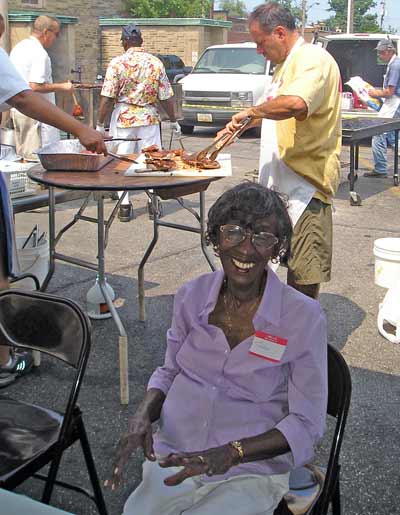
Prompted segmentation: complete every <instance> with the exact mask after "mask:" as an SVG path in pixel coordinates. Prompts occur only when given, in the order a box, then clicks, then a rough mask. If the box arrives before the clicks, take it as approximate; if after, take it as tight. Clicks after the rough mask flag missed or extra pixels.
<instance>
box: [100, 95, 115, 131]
mask: <svg viewBox="0 0 400 515" xmlns="http://www.w3.org/2000/svg"><path fill="white" fill-rule="evenodd" d="M113 104H114V99H113V98H109V97H103V96H101V97H100V105H99V112H98V115H97V123H98V125H103V124H104V121H105V119H106V118H107V115H108V113H109V112H110V111H111V108H112V106H113Z"/></svg>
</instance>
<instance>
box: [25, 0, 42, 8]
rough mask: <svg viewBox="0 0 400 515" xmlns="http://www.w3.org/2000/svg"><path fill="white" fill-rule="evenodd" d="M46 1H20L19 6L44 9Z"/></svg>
mask: <svg viewBox="0 0 400 515" xmlns="http://www.w3.org/2000/svg"><path fill="white" fill-rule="evenodd" d="M45 2H46V0H22V2H21V5H22V6H24V7H39V8H41V7H45Z"/></svg>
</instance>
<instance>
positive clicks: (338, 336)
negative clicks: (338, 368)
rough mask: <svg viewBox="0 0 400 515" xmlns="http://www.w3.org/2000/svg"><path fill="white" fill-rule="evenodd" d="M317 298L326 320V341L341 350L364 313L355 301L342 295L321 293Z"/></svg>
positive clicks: (358, 325)
mask: <svg viewBox="0 0 400 515" xmlns="http://www.w3.org/2000/svg"><path fill="white" fill-rule="evenodd" d="M319 300H320V302H321V305H322V307H323V309H324V311H325V315H326V318H327V322H328V342H329V343H330V344H331V345H333V346H334V347H336V348H337V349H338V350H341V349H343V347H344V346H345V345H346V342H347V340H348V338H349V336H350V335H351V334H352V333H353V332H354V331H355V330H356V329H357V328H358V327H360V325H361V324H362V322H363V320H364V319H365V317H366V313H365V311H364V310H363V309H362V308H360V306H358V305H357V304H356V303H355V302H353V301H351V300H350V299H348V298H347V297H343V296H342V295H336V294H333V293H322V294H321V296H320V299H319Z"/></svg>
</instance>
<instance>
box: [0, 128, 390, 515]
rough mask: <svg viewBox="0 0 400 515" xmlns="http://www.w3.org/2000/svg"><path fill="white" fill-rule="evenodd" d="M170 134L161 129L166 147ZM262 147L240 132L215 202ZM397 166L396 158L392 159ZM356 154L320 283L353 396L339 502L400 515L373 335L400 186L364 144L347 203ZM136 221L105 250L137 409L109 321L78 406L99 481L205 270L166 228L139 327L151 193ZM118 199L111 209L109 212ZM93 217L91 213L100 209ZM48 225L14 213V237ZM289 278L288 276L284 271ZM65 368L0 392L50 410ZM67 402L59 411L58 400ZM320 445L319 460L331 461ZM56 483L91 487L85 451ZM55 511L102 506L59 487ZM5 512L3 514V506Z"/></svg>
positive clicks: (76, 281)
mask: <svg viewBox="0 0 400 515" xmlns="http://www.w3.org/2000/svg"><path fill="white" fill-rule="evenodd" d="M214 133H215V131H214V130H208V129H199V130H196V131H195V133H194V135H193V136H188V137H185V138H184V144H185V146H186V148H187V149H189V150H197V149H200V148H202V147H203V146H204V145H205V144H206V143H208V142H211V138H212V136H213V134H214ZM169 141H170V137H169V134H168V132H167V131H166V132H164V145H165V146H168V145H169ZM258 152H259V140H258V139H257V138H255V137H253V136H243V137H242V138H241V140H240V141H239V142H237V143H236V144H235V145H233V146H232V147H231V153H232V162H233V176H232V177H229V178H224V179H222V180H219V181H216V182H214V183H212V184H211V185H210V187H209V189H208V191H207V195H206V197H207V206H210V205H211V204H212V203H213V202H214V201H215V200H216V198H217V197H218V196H219V195H220V194H221V193H222V192H223V191H224V190H226V189H228V188H229V187H230V186H232V185H234V184H237V183H238V182H240V181H242V180H243V179H244V178H246V177H247V178H248V177H251V175H252V173H253V172H254V171H255V170H256V169H257V165H258V162H257V161H258ZM390 160H392V155H391V154H390ZM348 161H349V159H348V151H347V149H346V148H344V149H343V155H342V162H343V168H342V183H341V185H340V188H339V192H338V195H337V197H336V199H335V202H334V207H335V212H334V257H333V271H332V280H331V282H330V283H328V284H324V285H323V287H322V293H321V297H320V300H321V303H322V305H323V307H324V309H325V311H326V315H327V318H328V331H329V341H330V343H331V344H333V345H334V346H335V347H336V348H338V349H339V350H340V351H341V352H342V353H343V356H344V357H345V359H346V361H347V363H348V365H349V366H350V369H351V374H352V380H353V396H352V403H351V411H350V416H349V420H348V424H347V428H346V434H345V439H344V443H343V449H342V453H341V463H342V479H341V490H342V501H343V513H344V514H346V515H359V514H361V513H363V514H368V515H372V514H379V515H384V514H385V515H386V514H392V515H394V514H396V513H400V509H399V507H398V501H397V498H398V490H399V486H400V480H399V474H398V463H399V461H400V446H399V444H398V439H399V430H398V414H399V409H398V406H399V394H400V382H399V375H400V347H399V346H396V345H394V344H392V343H390V342H389V341H387V340H386V339H384V338H383V337H382V336H380V335H379V333H378V331H377V324H376V320H377V314H378V306H379V303H380V302H382V299H383V297H384V294H385V292H386V290H385V289H384V288H381V287H379V286H376V285H375V284H374V256H373V243H374V240H375V239H377V238H381V237H399V236H400V234H399V232H400V230H399V218H398V214H399V202H400V188H398V187H393V182H392V180H391V179H390V178H388V179H372V178H363V177H362V173H363V171H365V170H367V169H372V162H371V151H370V148H369V147H368V146H367V147H362V148H361V155H360V167H361V170H360V174H359V178H358V181H357V182H356V190H357V191H358V193H359V194H360V195H361V197H362V199H363V200H362V205H361V206H359V207H354V206H350V205H349V198H348V197H349V196H348V182H347V179H346V178H347V173H348V166H347V165H346V163H347V164H348ZM131 198H132V200H133V203H134V207H135V214H136V219H135V220H134V221H132V222H130V223H121V222H119V221H115V223H114V225H113V227H112V229H111V232H110V239H109V244H108V247H107V251H106V269H107V277H108V281H109V283H110V284H111V285H112V287H113V288H114V290H115V292H116V295H117V298H118V299H119V304H121V307H120V308H119V313H120V316H121V318H122V321H123V323H124V325H125V327H126V329H127V332H128V335H129V369H130V395H131V401H130V405H129V407H127V408H126V407H121V405H120V403H119V379H118V378H119V372H118V345H117V342H118V332H117V329H116V326H115V325H114V323H113V321H112V320H111V319H108V320H101V321H93V348H92V352H91V356H90V360H89V364H88V368H87V372H86V376H85V379H84V383H83V387H82V391H81V394H80V405H81V407H82V410H83V413H84V420H85V423H86V427H87V431H88V433H89V440H90V442H91V445H92V450H93V454H94V458H95V461H96V465H97V470H98V473H99V476H100V478H101V480H104V479H106V478H108V477H110V472H111V470H112V462H113V454H114V450H115V445H116V442H117V440H118V438H119V436H120V434H121V433H122V432H123V431H124V430H125V429H126V427H127V419H128V416H129V414H131V413H133V412H134V410H135V406H136V405H137V404H138V402H139V401H140V399H141V398H142V395H143V393H144V391H145V386H146V382H147V380H148V378H149V376H150V374H151V372H152V371H153V370H154V368H155V367H156V366H157V365H159V364H160V363H161V362H162V359H163V354H164V349H165V333H166V330H167V329H168V327H169V323H170V317H171V310H172V302H173V295H174V293H175V292H176V290H177V288H178V287H179V286H180V285H181V284H182V283H184V282H185V281H187V280H189V279H192V278H194V277H196V276H198V275H199V274H202V273H205V272H207V271H208V270H209V268H208V265H207V263H206V261H205V259H204V257H203V256H202V253H201V251H200V247H199V241H198V236H197V235H194V234H190V233H187V232H182V231H173V230H171V229H167V228H162V229H161V234H160V239H159V242H158V245H157V247H156V249H155V250H154V252H153V254H152V256H151V257H150V260H149V262H148V264H147V266H146V269H145V278H146V285H145V286H146V307H147V315H148V319H147V322H146V323H140V322H139V321H138V311H137V308H138V303H137V266H138V264H139V262H140V259H141V257H142V255H143V253H144V251H145V248H146V246H147V244H148V243H149V241H150V239H151V235H152V222H151V221H150V220H149V217H148V214H147V209H146V203H147V197H146V195H145V194H144V193H138V194H133V195H132V196H131ZM186 201H187V203H188V205H189V206H190V207H194V208H196V207H198V196H190V197H187V198H186ZM113 205H114V202H113V201H111V200H109V201H106V212H107V213H109V212H110V211H111V209H112V207H113ZM76 206H77V203H76V202H73V203H70V204H63V205H61V206H59V209H58V212H57V226H58V227H61V225H62V224H63V223H66V222H67V221H69V220H70V219H71V217H72V216H73V214H74V212H75V210H76ZM163 208H164V213H165V219H166V220H169V221H173V222H178V223H179V222H181V223H182V222H183V223H185V222H188V221H189V219H190V217H191V215H190V214H188V213H187V212H186V211H183V210H182V209H180V208H179V206H178V205H177V203H176V202H175V201H166V202H163ZM87 214H89V215H95V205H94V203H92V204H91V205H90V207H89V208H88V210H87ZM35 223H39V224H40V226H41V227H42V228H45V227H46V225H47V209H46V208H43V209H40V210H38V211H34V212H30V213H23V214H19V215H17V232H18V234H28V233H29V232H30V230H31V228H32V226H33V224H35ZM60 249H61V251H62V252H64V253H67V254H68V253H71V254H72V255H74V256H79V257H81V258H83V259H92V260H93V259H94V258H95V254H96V253H95V249H96V227H95V225H94V224H89V223H87V222H80V223H78V224H77V225H76V226H75V227H74V228H73V229H72V230H71V231H70V232H68V233H67V234H66V235H65V236H64V238H63V240H62V243H61V244H60ZM94 277H95V275H94V273H93V272H92V271H89V270H85V269H82V268H79V267H76V266H73V265H69V264H65V263H60V262H58V263H57V265H56V273H55V275H54V277H53V279H52V281H51V282H50V285H49V288H48V291H49V292H51V293H54V294H57V295H62V296H66V297H69V298H72V299H74V300H76V301H77V302H78V303H79V304H80V305H81V306H82V307H84V306H85V298H86V292H87V290H88V289H89V287H90V286H92V284H93V282H94ZM282 277H284V274H283V273H282ZM67 378H68V374H67V370H66V369H65V368H64V367H63V366H62V365H61V364H60V363H58V362H54V361H51V360H49V359H48V358H46V357H43V359H42V364H41V366H40V368H38V369H35V370H34V371H33V372H32V373H31V374H30V375H28V376H26V377H25V378H23V379H21V380H19V381H18V382H16V383H14V384H13V385H12V386H10V387H8V388H7V389H4V390H2V391H1V393H2V394H7V395H10V396H13V397H16V398H20V399H24V400H27V401H36V400H37V398H38V397H40V398H41V399H42V401H41V402H43V403H45V404H48V405H52V402H53V401H54V400H55V399H56V402H57V403H58V404H59V402H60V400H59V399H60V398H61V397H62V395H63V394H64V393H65V392H66V391H67V388H68V381H67ZM59 405H60V404H59ZM324 448H325V449H326V444H325V446H322V449H321V450H320V451H318V457H317V460H316V461H317V462H319V463H321V464H323V463H324ZM141 461H142V456H141V455H140V454H138V455H135V456H133V457H132V459H131V461H130V463H129V465H128V466H127V469H126V474H125V478H126V482H125V485H124V486H123V487H122V488H121V489H119V490H118V491H115V492H110V491H105V496H106V502H107V505H108V509H109V513H110V515H119V514H120V513H121V512H122V506H123V503H124V501H125V499H126V498H127V496H128V495H129V493H130V492H131V491H132V490H133V489H134V488H135V487H136V485H137V484H138V482H139V480H140V474H141V466H140V465H141ZM60 477H61V478H62V479H67V480H68V479H72V480H74V481H77V482H78V483H79V484H82V485H86V484H88V481H87V474H86V470H85V466H84V462H83V460H82V456H81V453H80V449H79V448H78V447H77V448H76V449H73V450H69V451H68V452H66V453H65V455H64V458H63V461H62V464H61V469H60ZM40 486H41V485H40V483H39V484H38V482H36V481H33V480H32V481H29V482H28V483H25V484H24V485H23V486H21V487H19V488H18V491H19V492H24V493H27V494H28V495H32V496H34V497H36V498H39V495H40ZM52 504H54V505H56V506H58V507H60V508H63V509H64V510H66V511H69V512H71V513H74V514H77V515H89V514H95V513H96V509H95V508H94V505H93V504H92V503H91V502H90V501H89V500H87V499H85V498H82V497H81V496H79V495H77V494H74V493H71V492H65V491H62V490H60V489H58V488H56V489H55V492H54V495H53V499H52ZM0 513H1V509H0ZM160 515H161V514H160Z"/></svg>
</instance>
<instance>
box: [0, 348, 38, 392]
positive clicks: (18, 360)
mask: <svg viewBox="0 0 400 515" xmlns="http://www.w3.org/2000/svg"><path fill="white" fill-rule="evenodd" d="M32 365H33V357H32V354H31V353H30V352H20V351H18V352H14V353H13V354H12V355H11V363H9V364H7V365H2V366H0V388H1V387H3V386H8V385H9V384H10V383H12V382H13V381H15V379H16V378H17V377H20V376H23V375H25V374H27V373H28V372H30V370H31V368H32Z"/></svg>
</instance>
